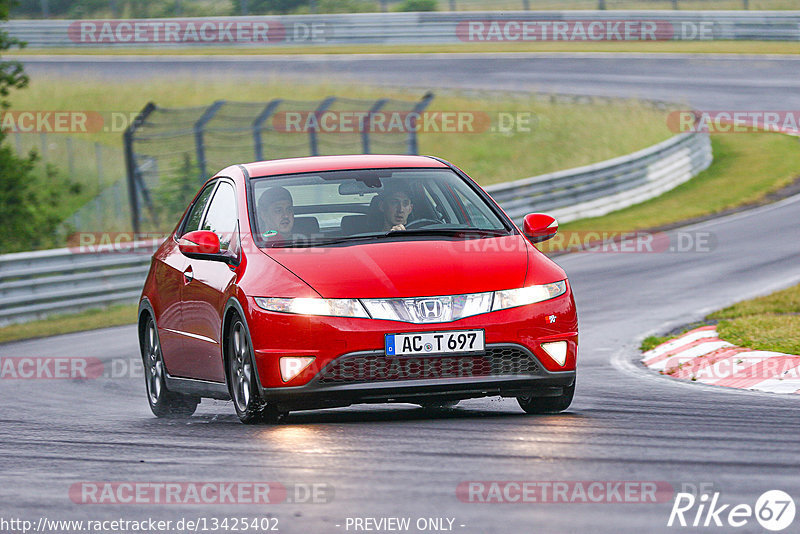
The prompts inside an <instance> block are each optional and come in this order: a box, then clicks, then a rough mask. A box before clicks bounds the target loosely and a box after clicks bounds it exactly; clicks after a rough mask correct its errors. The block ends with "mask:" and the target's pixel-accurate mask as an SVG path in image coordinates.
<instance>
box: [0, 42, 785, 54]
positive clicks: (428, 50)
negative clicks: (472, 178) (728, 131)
mask: <svg viewBox="0 0 800 534" xmlns="http://www.w3.org/2000/svg"><path fill="white" fill-rule="evenodd" d="M365 51H368V52H365ZM520 52H528V53H531V52H532V53H564V52H566V53H591V52H606V53H622V52H627V53H648V54H759V55H760V54H800V47H798V46H797V44H796V43H793V42H788V41H787V42H782V41H769V42H765V41H645V42H642V41H638V42H631V41H593V42H573V41H570V42H524V43H516V42H511V43H503V42H485V43H455V44H439V45H370V46H369V47H368V48H365V47H364V46H363V45H336V46H334V45H310V46H291V45H287V46H269V47H247V48H245V47H239V48H231V47H228V48H225V47H202V48H200V47H193V48H171V47H155V48H94V47H92V48H89V47H76V48H53V49H50V48H36V49H23V50H15V51H9V52H7V53H6V54H5V55H6V56H9V57H13V56H37V55H75V54H77V55H145V56H198V55H200V56H205V55H248V56H249V55H306V54H326V55H327V54H364V53H369V54H452V53H487V54H497V53H520Z"/></svg>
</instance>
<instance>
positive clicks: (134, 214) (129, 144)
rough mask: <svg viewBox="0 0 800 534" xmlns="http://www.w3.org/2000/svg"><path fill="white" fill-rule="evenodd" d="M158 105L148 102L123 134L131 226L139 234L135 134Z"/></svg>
mask: <svg viewBox="0 0 800 534" xmlns="http://www.w3.org/2000/svg"><path fill="white" fill-rule="evenodd" d="M155 109H156V105H155V104H153V103H152V102H148V103H147V105H146V106H145V107H144V109H142V111H140V112H139V114H138V115H136V118H135V119H133V122H131V123H130V125H128V127H127V128H125V132H124V133H123V134H122V141H123V144H124V145H125V171H126V174H127V175H128V202H130V205H131V225H132V226H133V231H134V233H139V230H140V223H141V220H140V214H139V196H138V191H137V189H136V178H137V174H138V173H139V170H138V169H137V167H136V161H135V159H134V154H133V134H134V133H136V130H137V128H139V127H140V126H141V125H142V124H143V123H144V121H145V120H147V117H149V116H150V114H151V113H153V111H155Z"/></svg>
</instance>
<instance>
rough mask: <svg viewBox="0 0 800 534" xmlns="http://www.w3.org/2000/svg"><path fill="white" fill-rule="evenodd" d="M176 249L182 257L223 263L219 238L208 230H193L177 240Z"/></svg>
mask: <svg viewBox="0 0 800 534" xmlns="http://www.w3.org/2000/svg"><path fill="white" fill-rule="evenodd" d="M178 248H179V249H180V251H181V253H182V254H183V255H184V256H187V257H189V258H195V259H198V260H218V261H224V260H223V258H224V257H225V256H224V255H223V254H220V248H219V237H218V236H217V234H215V233H214V232H209V231H208V230H195V231H194V232H189V233H186V234H183V237H181V238H180V239H178Z"/></svg>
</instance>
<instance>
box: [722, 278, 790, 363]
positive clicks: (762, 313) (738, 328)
mask: <svg viewBox="0 0 800 534" xmlns="http://www.w3.org/2000/svg"><path fill="white" fill-rule="evenodd" d="M708 318H709V319H716V320H719V323H718V324H717V332H718V333H719V335H720V337H721V338H722V339H724V340H725V341H728V342H730V343H733V344H734V345H739V346H742V347H749V348H752V349H758V350H771V351H776V352H784V353H786V354H800V338H799V337H798V335H797V333H798V332H800V285H796V286H793V287H790V288H788V289H784V290H783V291H778V292H776V293H773V294H771V295H767V296H765V297H759V298H756V299H753V300H747V301H744V302H740V303H738V304H734V305H733V306H730V307H728V308H725V309H723V310H720V311H718V312H715V313H712V314H711V315H709V316H708Z"/></svg>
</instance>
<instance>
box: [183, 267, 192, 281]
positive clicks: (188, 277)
mask: <svg viewBox="0 0 800 534" xmlns="http://www.w3.org/2000/svg"><path fill="white" fill-rule="evenodd" d="M192 280H194V273H193V272H192V268H191V266H190V267H187V268H186V270H185V271H183V283H184V284H188V283H189V282H191V281H192Z"/></svg>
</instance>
